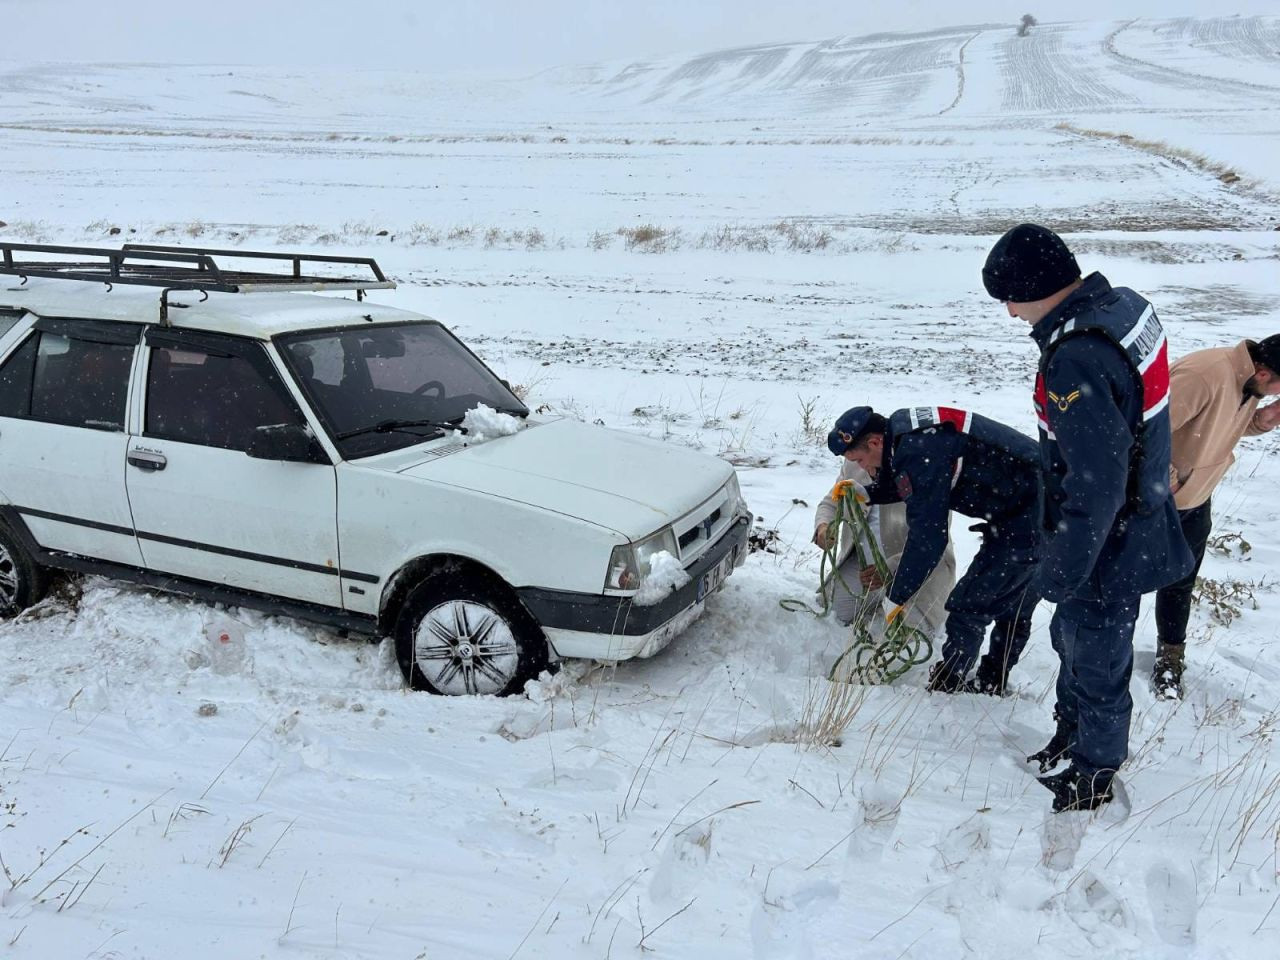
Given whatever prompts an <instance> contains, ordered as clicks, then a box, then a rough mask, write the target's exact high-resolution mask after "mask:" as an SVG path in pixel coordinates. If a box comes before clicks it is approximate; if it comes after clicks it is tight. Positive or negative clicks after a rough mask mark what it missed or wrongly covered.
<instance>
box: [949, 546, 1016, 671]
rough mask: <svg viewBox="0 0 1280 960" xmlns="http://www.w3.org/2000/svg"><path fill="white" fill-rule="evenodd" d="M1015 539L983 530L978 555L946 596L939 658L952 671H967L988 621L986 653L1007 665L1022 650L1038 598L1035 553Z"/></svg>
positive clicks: (976, 655) (980, 642) (979, 648)
mask: <svg viewBox="0 0 1280 960" xmlns="http://www.w3.org/2000/svg"><path fill="white" fill-rule="evenodd" d="M1015 543H1017V541H1013V542H1011V541H1010V540H1008V539H1005V538H1002V537H996V536H992V535H990V534H984V536H983V538H982V546H981V547H979V548H978V554H977V556H975V557H974V558H973V562H972V563H971V564H969V569H968V570H966V571H965V572H964V576H963V577H961V578H960V580H959V582H958V583H956V585H955V587H954V588H952V590H951V595H950V596H949V597H947V627H946V629H947V639H946V641H945V642H944V643H943V645H942V661H943V663H945V664H947V666H948V668H949V669H950V670H951V672H953V673H957V674H965V673H968V672H969V669H970V668H971V667H972V666H973V664H974V662H975V661H976V660H977V659H978V654H979V653H980V652H981V650H982V641H983V640H984V639H985V638H986V633H987V627H988V626H990V625H991V623H992V622H993V621H995V623H996V628H995V629H994V630H993V631H992V634H991V648H990V652H989V653H988V656H990V657H992V658H995V659H996V660H997V662H999V663H1002V664H1003V665H1004V666H1005V669H1006V670H1007V669H1008V668H1009V667H1012V666H1013V665H1014V664H1015V663H1017V662H1018V658H1019V656H1021V655H1022V648H1023V647H1025V646H1026V644H1027V638H1028V637H1030V636H1031V612H1032V611H1033V610H1035V608H1036V604H1037V603H1039V602H1040V595H1039V594H1038V593H1037V592H1036V590H1035V588H1034V587H1033V586H1032V585H1031V584H1032V578H1033V577H1034V575H1035V572H1036V564H1037V563H1038V561H1039V552H1038V551H1037V550H1035V549H1034V548H1028V547H1025V546H1015Z"/></svg>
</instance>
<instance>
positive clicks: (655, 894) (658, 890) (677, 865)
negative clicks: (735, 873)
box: [649, 820, 715, 901]
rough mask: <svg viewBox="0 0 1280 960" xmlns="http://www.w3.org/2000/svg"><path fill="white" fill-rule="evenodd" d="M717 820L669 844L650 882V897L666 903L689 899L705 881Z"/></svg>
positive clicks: (682, 833) (683, 833) (683, 832)
mask: <svg viewBox="0 0 1280 960" xmlns="http://www.w3.org/2000/svg"><path fill="white" fill-rule="evenodd" d="M714 824H715V821H714V820H707V821H705V822H703V823H700V824H696V825H694V826H692V827H688V828H686V829H684V830H681V831H680V832H679V833H676V834H675V835H673V836H672V837H671V839H669V840H668V841H667V845H666V848H665V849H664V850H663V851H662V860H661V862H660V863H659V864H658V867H657V869H656V870H654V872H653V880H651V881H650V882H649V896H650V897H651V898H652V899H654V900H660V901H667V900H675V899H688V897H689V896H690V895H691V894H692V891H693V889H694V888H695V887H696V886H697V885H698V881H699V880H701V879H702V871H703V868H704V867H705V866H706V865H707V861H708V860H709V859H711V838H712V828H713V826H714Z"/></svg>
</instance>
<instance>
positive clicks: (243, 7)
mask: <svg viewBox="0 0 1280 960" xmlns="http://www.w3.org/2000/svg"><path fill="white" fill-rule="evenodd" d="M1210 11H1211V12H1213V13H1214V14H1216V15H1226V14H1230V13H1241V14H1254V13H1277V12H1280V3H1277V0H1222V2H1221V3H1216V4H1210V3H1209V2H1208V0H1071V2H1070V3H1064V4H1060V5H1057V6H1056V7H1051V6H1049V5H1048V4H1045V3H1042V2H1039V0H964V2H961V3H956V2H954V0H867V2H859V0H596V2H584V0H305V2H303V0H202V2H186V3H183V2H181V0H168V2H159V0H125V2H122V3H121V2H112V0H0V38H3V40H2V41H0V59H3V58H10V59H19V58H20V59H22V60H81V61H147V62H153V63H154V62H179V63H234V64H280V65H287V66H317V65H325V64H328V65H335V66H338V65H349V66H351V67H354V68H357V69H359V68H379V67H386V68H392V69H418V70H425V71H428V72H458V71H470V70H476V71H481V72H485V73H494V72H497V73H506V74H511V75H520V74H525V73H529V72H531V71H534V70H539V69H542V68H544V67H551V66H560V65H571V64H580V63H592V62H595V61H599V60H619V59H621V60H627V59H642V58H645V57H649V56H658V55H663V54H669V53H690V52H694V53H696V52H702V51H708V50H716V49H720V48H724V47H732V46H740V45H744V44H752V43H767V42H771V41H787V40H819V39H825V38H827V37H836V36H841V35H850V34H852V35H857V34H863V33H871V32H874V31H878V30H913V29H929V28H932V27H940V26H952V25H956V24H962V23H987V22H990V23H1016V22H1017V21H1018V20H1019V18H1020V17H1021V15H1022V14H1024V13H1031V14H1033V15H1035V16H1036V17H1038V18H1039V19H1040V20H1043V21H1046V22H1047V21H1052V20H1125V19H1132V18H1133V17H1155V18H1164V17H1176V16H1204V15H1206V13H1207V12H1210ZM2 107H3V104H0V108H2Z"/></svg>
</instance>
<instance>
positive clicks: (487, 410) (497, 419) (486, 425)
mask: <svg viewBox="0 0 1280 960" xmlns="http://www.w3.org/2000/svg"><path fill="white" fill-rule="evenodd" d="M462 426H463V429H465V430H466V431H467V435H466V437H465V438H464V442H465V443H466V444H467V446H474V445H475V444H477V443H485V442H486V441H488V440H496V439H497V438H498V437H509V436H511V435H512V434H513V433H519V432H520V431H521V430H523V429H524V428H525V422H524V421H523V420H521V419H520V418H519V417H513V416H512V415H511V414H509V413H499V412H498V411H497V410H495V409H493V407H489V406H486V405H485V404H483V403H482V404H479V405H478V406H476V408H475V409H473V410H468V411H467V415H466V416H465V417H463V418H462Z"/></svg>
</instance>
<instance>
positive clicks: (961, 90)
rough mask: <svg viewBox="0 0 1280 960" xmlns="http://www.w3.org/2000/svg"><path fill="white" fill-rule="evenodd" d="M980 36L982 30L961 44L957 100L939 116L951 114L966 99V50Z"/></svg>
mask: <svg viewBox="0 0 1280 960" xmlns="http://www.w3.org/2000/svg"><path fill="white" fill-rule="evenodd" d="M980 36H982V31H981V30H979V31H978V32H977V33H975V34H974V35H973V36H972V37H970V38H969V39H968V40H966V41H965V42H964V43H962V44H960V59H959V60H957V61H956V80H957V84H956V86H957V89H956V98H955V99H954V100H952V101H951V106H949V107H943V108H942V109H941V110H939V111H938V116H942V115H943V114H944V113H950V112H951V111H952V110H954V109H955V108H956V107H958V106H959V105H960V100H961V98H963V97H964V48H965V47H967V46H969V44H971V43H973V41H975V40H977V39H978V37H980Z"/></svg>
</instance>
